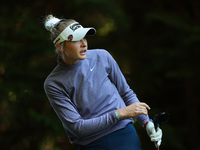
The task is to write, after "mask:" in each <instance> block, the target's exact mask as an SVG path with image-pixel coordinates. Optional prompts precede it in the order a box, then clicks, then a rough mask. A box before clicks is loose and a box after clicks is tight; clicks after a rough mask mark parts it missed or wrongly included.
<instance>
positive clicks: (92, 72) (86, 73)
mask: <svg viewBox="0 0 200 150" xmlns="http://www.w3.org/2000/svg"><path fill="white" fill-rule="evenodd" d="M44 89H45V92H46V95H47V97H48V99H49V101H50V103H51V105H52V107H53V109H54V110H55V112H56V114H57V115H58V117H59V119H60V120H61V122H62V124H63V127H64V129H65V131H66V133H67V135H68V137H69V140H70V142H71V143H75V144H80V145H87V144H89V143H91V142H93V141H94V140H96V139H99V138H100V137H102V136H105V135H107V134H109V133H111V132H114V131H116V130H119V129H121V128H124V127H125V126H126V125H127V124H128V123H130V122H133V120H132V119H131V118H129V119H120V120H119V119H118V118H117V116H116V114H115V110H117V109H119V108H122V107H125V106H127V105H130V104H132V103H134V102H139V100H138V98H137V97H136V94H135V93H134V92H133V90H131V89H130V87H129V85H128V84H127V82H126V80H125V78H124V76H123V74H122V73H121V71H120V69H119V67H118V65H117V63H116V61H115V60H114V59H113V58H112V56H111V55H110V54H109V53H108V52H107V51H105V50H100V49H95V50H88V52H87V58H86V59H84V60H80V61H78V63H76V64H75V65H72V66H67V65H65V64H63V63H62V61H61V60H60V59H58V65H57V66H56V67H55V68H54V70H53V71H52V72H51V73H50V75H49V76H48V77H47V79H46V80H45V83H44ZM136 119H137V120H138V121H139V122H140V123H141V124H142V123H143V121H144V120H146V119H149V118H148V117H147V116H145V115H139V116H137V117H136Z"/></svg>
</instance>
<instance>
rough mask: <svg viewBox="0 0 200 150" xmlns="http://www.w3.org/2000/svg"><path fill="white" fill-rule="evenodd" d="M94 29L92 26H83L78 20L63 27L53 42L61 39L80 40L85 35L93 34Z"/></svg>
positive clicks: (61, 40) (59, 41)
mask: <svg viewBox="0 0 200 150" xmlns="http://www.w3.org/2000/svg"><path fill="white" fill-rule="evenodd" d="M95 34H96V30H95V29H94V28H92V27H91V28H83V27H82V26H81V25H80V24H79V23H78V22H75V23H72V24H70V25H69V26H68V27H67V28H65V29H64V30H63V31H62V32H61V33H60V34H59V35H58V36H57V38H56V39H55V40H54V41H53V43H54V44H57V43H61V42H63V41H80V40H81V39H83V38H84V37H85V36H86V35H95Z"/></svg>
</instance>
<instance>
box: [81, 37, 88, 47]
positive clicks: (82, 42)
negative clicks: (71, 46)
mask: <svg viewBox="0 0 200 150" xmlns="http://www.w3.org/2000/svg"><path fill="white" fill-rule="evenodd" d="M81 46H82V47H85V46H87V40H86V39H85V38H84V39H82V40H81Z"/></svg>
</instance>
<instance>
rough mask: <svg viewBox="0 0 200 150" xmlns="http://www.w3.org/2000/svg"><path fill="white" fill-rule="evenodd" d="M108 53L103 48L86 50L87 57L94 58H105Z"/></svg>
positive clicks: (108, 55)
mask: <svg viewBox="0 0 200 150" xmlns="http://www.w3.org/2000/svg"><path fill="white" fill-rule="evenodd" d="M110 56H111V55H110V53H109V52H108V51H107V50H105V49H91V50H88V56H87V57H88V58H89V59H90V58H93V59H94V58H96V59H98V60H99V59H107V58H108V57H110Z"/></svg>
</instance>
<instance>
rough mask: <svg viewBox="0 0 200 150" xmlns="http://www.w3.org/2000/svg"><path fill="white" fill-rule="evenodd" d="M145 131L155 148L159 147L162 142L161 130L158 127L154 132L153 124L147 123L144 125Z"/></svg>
mask: <svg viewBox="0 0 200 150" xmlns="http://www.w3.org/2000/svg"><path fill="white" fill-rule="evenodd" d="M146 131H147V134H148V135H149V137H150V139H151V141H152V142H155V146H156V147H159V146H160V145H161V141H162V140H161V139H162V130H161V129H160V128H159V127H158V128H157V129H156V130H155V127H154V124H153V122H151V121H149V122H148V123H147V125H146Z"/></svg>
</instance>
